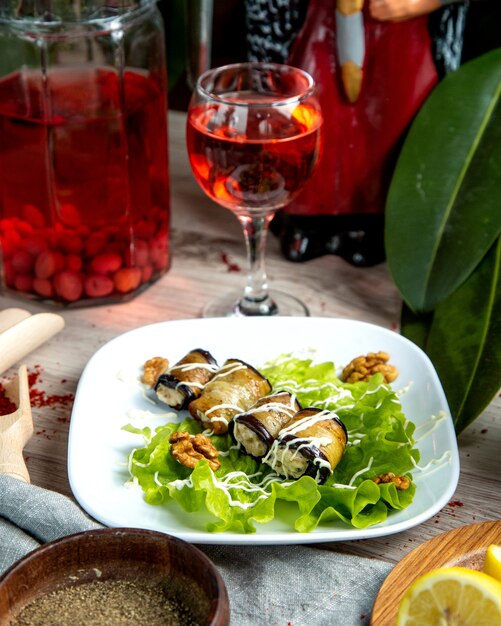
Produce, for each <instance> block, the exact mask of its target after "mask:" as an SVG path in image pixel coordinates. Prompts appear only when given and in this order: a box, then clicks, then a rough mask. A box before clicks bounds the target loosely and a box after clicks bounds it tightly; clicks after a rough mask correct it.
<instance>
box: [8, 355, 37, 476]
mask: <svg viewBox="0 0 501 626" xmlns="http://www.w3.org/2000/svg"><path fill="white" fill-rule="evenodd" d="M4 387H5V392H6V393H5V395H6V396H7V397H8V398H9V400H11V402H13V403H14V404H15V405H16V406H17V409H16V410H15V411H13V412H12V413H8V414H7V415H0V473H1V474H9V475H10V476H14V478H17V479H19V480H23V481H25V482H27V483H29V482H30V475H29V473H28V468H27V467H26V463H25V462H24V458H23V449H24V446H25V445H26V444H27V442H28V440H29V439H30V437H31V436H32V435H33V419H32V417H31V405H30V390H29V385H28V373H27V370H26V365H21V367H20V368H19V370H18V373H17V376H16V377H15V378H13V379H12V380H11V381H10V382H9V383H7V384H5V385H4Z"/></svg>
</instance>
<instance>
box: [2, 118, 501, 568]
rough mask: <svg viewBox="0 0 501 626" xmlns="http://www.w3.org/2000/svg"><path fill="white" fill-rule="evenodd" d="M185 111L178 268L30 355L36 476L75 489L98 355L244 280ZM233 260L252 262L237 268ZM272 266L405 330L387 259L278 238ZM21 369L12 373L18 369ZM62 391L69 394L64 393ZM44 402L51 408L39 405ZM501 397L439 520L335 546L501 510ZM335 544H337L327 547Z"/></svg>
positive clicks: (325, 311)
mask: <svg viewBox="0 0 501 626" xmlns="http://www.w3.org/2000/svg"><path fill="white" fill-rule="evenodd" d="M184 119H185V118H184V115H183V114H181V113H171V114H170V116H169V121H170V139H169V141H170V159H171V164H170V174H171V181H172V235H171V249H172V267H171V269H170V271H169V272H168V273H167V274H166V275H165V276H164V277H163V278H162V279H161V280H159V281H157V282H156V283H155V284H154V285H152V286H151V287H149V288H148V289H147V290H146V291H145V292H143V293H142V294H140V295H139V296H137V297H136V298H135V299H134V300H132V301H131V302H128V303H123V304H115V305H110V306H108V305H105V306H100V307H94V308H83V309H72V310H62V311H61V310H57V312H60V313H61V314H62V315H63V317H64V319H65V322H66V326H65V328H64V330H63V331H62V332H61V333H59V334H58V335H57V336H55V337H54V338H52V339H51V340H49V341H48V342H47V343H45V344H44V345H43V346H41V347H40V348H38V349H37V350H36V351H35V352H32V353H31V354H30V355H29V356H27V357H26V358H25V359H24V362H25V363H26V364H27V365H28V368H29V370H30V371H33V372H38V374H37V380H36V383H35V386H36V389H37V390H38V391H39V392H40V395H43V394H45V401H43V400H41V401H40V402H38V403H35V406H34V407H33V418H34V425H35V434H34V436H33V437H32V439H31V440H30V441H29V443H28V444H27V446H26V448H25V457H26V463H27V467H28V470H29V473H30V476H31V480H32V482H33V483H34V484H36V485H40V486H42V487H46V488H50V489H53V490H56V491H58V492H61V493H63V494H67V495H71V491H70V487H69V484H68V477H67V468H66V462H67V441H68V429H69V422H70V416H71V408H72V394H73V393H74V392H75V390H76V387H77V383H78V380H79V377H80V375H81V373H82V370H83V368H84V367H85V365H86V363H87V361H88V359H89V358H90V357H91V356H92V355H93V353H94V352H95V351H96V350H97V349H98V348H100V347H101V346H102V345H103V344H105V343H106V342H108V341H109V340H110V339H112V338H113V337H116V336H117V335H119V334H121V333H123V332H125V331H127V330H131V329H134V328H137V327H138V326H142V325H144V324H149V323H153V322H159V321H165V320H175V319H188V318H194V317H199V315H200V311H201V308H202V306H203V305H204V303H205V302H207V300H208V299H210V298H211V297H212V296H213V295H214V294H216V293H222V292H223V291H225V290H228V289H231V288H241V287H243V282H244V269H245V257H244V245H243V239H242V234H241V230H240V226H239V224H238V222H237V220H236V219H235V217H234V216H233V215H232V214H231V213H230V212H229V211H226V210H224V209H222V208H220V207H217V206H216V205H214V204H213V203H212V202H211V201H210V200H208V199H207V198H206V197H205V196H204V194H203V193H202V191H201V190H200V189H199V187H198V186H197V184H196V183H195V182H194V179H193V177H192V174H191V171H190V168H189V164H188V159H187V156H186V151H185V145H184ZM228 260H229V261H230V262H231V263H232V264H236V265H237V266H239V267H241V268H242V271H241V272H238V271H229V264H228ZM267 260H268V273H269V277H270V280H271V282H272V283H273V286H274V287H277V288H280V289H283V290H285V291H289V292H290V293H295V294H296V295H297V296H299V297H300V298H301V299H303V300H304V301H306V302H307V303H308V305H309V307H310V311H311V314H312V315H314V316H327V317H347V318H351V319H356V320H363V321H366V322H371V323H373V324H378V325H380V326H383V327H386V328H390V329H393V330H398V320H399V312H400V304H401V302H400V298H399V295H398V292H397V291H396V289H395V287H394V285H393V283H392V281H391V279H390V277H389V274H388V270H387V267H386V265H385V264H381V265H379V266H377V267H373V268H364V269H359V268H355V267H352V266H350V265H349V264H347V263H346V262H345V261H343V260H342V259H340V258H338V257H335V256H326V257H323V258H319V259H315V260H312V261H309V262H307V263H304V264H293V263H291V262H288V261H286V260H285V259H284V258H283V257H282V256H281V253H280V251H279V246H278V242H277V240H276V239H275V238H274V237H270V239H269V244H268V255H267ZM12 306H18V307H23V308H26V309H28V310H30V311H31V312H33V313H36V312H40V311H42V310H47V309H46V308H43V307H42V306H41V305H38V304H36V303H33V302H30V301H22V300H14V299H12V298H10V297H0V310H1V309H4V308H7V307H12ZM15 371H16V370H15V368H12V369H11V370H9V371H8V372H6V373H5V376H6V377H9V376H12V375H13V374H14V372H15ZM57 396H60V397H59V398H57ZM36 404H41V405H44V404H45V405H48V406H36ZM500 409H501V399H500V397H497V398H495V399H494V400H493V402H492V403H491V405H490V406H489V407H488V408H487V409H486V410H485V411H484V413H483V414H482V416H481V417H480V418H479V419H478V420H477V421H476V422H475V423H474V424H473V425H472V426H471V427H470V428H468V429H467V430H466V431H465V432H464V433H463V434H462V435H461V436H460V437H459V448H460V457H461V476H460V480H459V484H458V488H457V491H456V493H455V494H454V496H453V497H452V498H451V502H450V503H449V504H448V505H446V506H445V507H444V509H442V511H440V512H439V513H438V514H437V515H435V516H434V517H433V518H431V519H430V520H428V521H427V522H424V523H423V524H421V525H419V526H417V527H415V528H412V529H410V530H407V531H404V532H401V533H399V534H396V535H391V536H388V537H382V538H379V539H369V540H360V541H350V542H342V543H336V544H329V547H330V548H332V549H335V550H338V551H342V552H345V553H352V554H358V555H365V556H372V557H376V558H379V559H384V560H386V561H389V562H392V563H397V562H398V561H399V560H401V559H402V558H403V557H404V556H405V555H406V554H407V553H408V552H409V551H410V550H412V549H413V548H415V547H416V546H418V545H419V544H421V543H422V542H423V541H425V540H427V539H429V538H431V537H434V536H436V535H437V534H439V533H441V532H443V531H447V530H450V529H453V528H457V527H459V526H462V525H466V524H471V523H474V522H482V521H490V520H497V519H499V518H500V516H501V472H500V469H499V456H500V452H501V419H500V413H501V411H500ZM323 547H327V546H325V545H324V546H323Z"/></svg>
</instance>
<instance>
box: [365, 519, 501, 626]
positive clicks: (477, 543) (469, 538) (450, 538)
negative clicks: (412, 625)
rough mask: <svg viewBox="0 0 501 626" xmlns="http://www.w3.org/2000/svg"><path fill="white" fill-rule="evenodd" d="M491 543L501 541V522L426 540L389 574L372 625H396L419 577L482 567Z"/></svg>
mask: <svg viewBox="0 0 501 626" xmlns="http://www.w3.org/2000/svg"><path fill="white" fill-rule="evenodd" d="M491 543H497V544H501V521H498V522H481V523H479V524H469V525H468V526H462V527H461V528H456V529H454V530H450V531H448V532H446V533H442V534H441V535H437V536H436V537H433V539H429V540H428V541H425V542H424V543H423V544H421V545H420V546H418V547H417V548H415V549H414V550H412V551H411V552H409V554H408V555H407V556H406V557H404V558H403V559H402V560H401V561H400V562H399V563H397V565H395V567H394V568H393V569H392V571H391V572H390V573H389V574H388V576H387V578H386V579H385V581H384V583H383V584H382V585H381V588H380V590H379V592H378V595H377V596H376V601H375V603H374V607H373V609H372V617H371V626H395V620H396V617H397V611H398V605H399V603H400V600H401V598H402V596H403V594H404V593H405V591H406V589H407V588H408V587H409V585H411V584H412V583H413V582H414V581H415V580H416V578H418V577H419V576H421V575H422V574H425V573H426V572H429V571H430V570H432V569H436V568H438V567H456V566H459V567H469V568H470V569H476V570H479V569H482V566H483V563H484V557H485V552H486V550H487V548H488V547H489V546H490V544H491Z"/></svg>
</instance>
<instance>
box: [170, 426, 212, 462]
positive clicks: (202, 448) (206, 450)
mask: <svg viewBox="0 0 501 626" xmlns="http://www.w3.org/2000/svg"><path fill="white" fill-rule="evenodd" d="M169 443H170V444H171V448H170V452H171V454H172V456H173V457H174V458H175V459H176V461H177V462H178V463H181V465H184V466H185V467H190V468H191V469H193V468H194V467H195V465H196V464H197V463H198V462H199V461H201V460H202V459H205V460H206V461H208V462H209V466H210V468H211V470H212V471H213V472H215V471H216V470H217V469H219V467H220V466H221V463H220V462H219V461H218V460H217V456H218V451H217V448H216V447H215V446H214V445H213V444H212V443H211V441H210V439H209V438H208V437H206V436H205V435H202V434H198V435H190V433H187V432H184V431H178V432H175V433H172V435H171V436H170V437H169Z"/></svg>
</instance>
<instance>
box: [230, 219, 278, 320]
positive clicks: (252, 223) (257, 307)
mask: <svg viewBox="0 0 501 626" xmlns="http://www.w3.org/2000/svg"><path fill="white" fill-rule="evenodd" d="M237 217H238V220H239V221H240V223H241V224H242V228H243V231H244V236H245V245H246V248H247V260H248V264H249V271H248V274H247V285H246V287H245V292H244V297H243V298H242V299H241V300H240V302H239V303H238V305H237V308H238V311H239V312H240V313H241V314H243V315H276V314H277V313H278V310H277V305H276V304H275V303H274V302H273V300H272V299H271V298H270V296H269V293H268V277H267V276H266V265H265V252H266V236H267V234H268V226H269V224H270V221H271V218H272V217H273V213H269V214H265V215H260V216H250V215H238V216H237Z"/></svg>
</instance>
